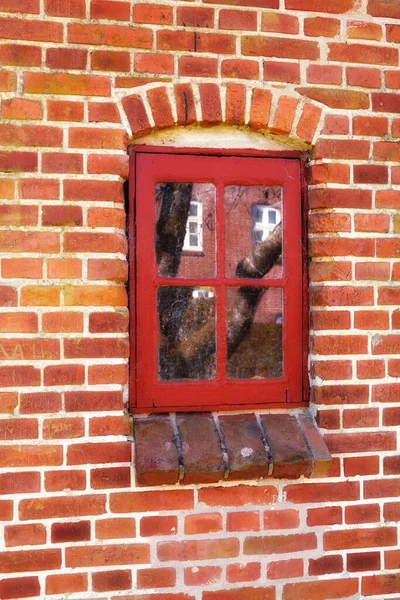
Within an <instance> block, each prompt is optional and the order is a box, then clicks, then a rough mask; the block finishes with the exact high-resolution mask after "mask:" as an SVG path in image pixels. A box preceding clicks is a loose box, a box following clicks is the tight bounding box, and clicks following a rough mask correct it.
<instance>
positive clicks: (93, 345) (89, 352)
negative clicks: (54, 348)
mask: <svg viewBox="0 0 400 600" xmlns="http://www.w3.org/2000/svg"><path fill="white" fill-rule="evenodd" d="M128 352H129V346H128V343H127V340H125V339H120V338H117V339H104V338H74V339H70V340H65V341H64V353H65V358H127V357H128ZM107 410H112V409H107ZM114 410H115V409H114ZM117 410H118V409H117Z"/></svg>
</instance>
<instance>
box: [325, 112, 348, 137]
mask: <svg viewBox="0 0 400 600" xmlns="http://www.w3.org/2000/svg"><path fill="white" fill-rule="evenodd" d="M321 133H323V134H325V135H348V133H349V119H348V117H344V116H342V115H327V116H326V117H325V121H324V128H323V130H322V132H321Z"/></svg>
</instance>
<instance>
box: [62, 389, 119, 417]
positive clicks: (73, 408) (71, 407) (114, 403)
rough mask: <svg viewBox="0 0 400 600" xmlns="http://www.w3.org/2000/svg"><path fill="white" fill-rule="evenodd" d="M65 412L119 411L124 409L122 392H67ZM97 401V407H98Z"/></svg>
mask: <svg viewBox="0 0 400 600" xmlns="http://www.w3.org/2000/svg"><path fill="white" fill-rule="evenodd" d="M64 395H65V410H66V411H67V412H85V411H95V410H96V409H97V410H98V411H104V410H108V411H110V410H119V409H121V408H122V398H121V393H120V392H112V391H108V392H102V391H100V392H91V391H83V392H80V391H77V392H65V394H64ZM96 399H97V405H96Z"/></svg>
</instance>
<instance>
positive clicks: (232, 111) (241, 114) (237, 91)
mask: <svg viewBox="0 0 400 600" xmlns="http://www.w3.org/2000/svg"><path fill="white" fill-rule="evenodd" d="M245 119H246V88H245V87H244V86H243V85H240V84H235V83H228V85H227V86H226V116H225V122H226V123H227V124H231V125H244V123H245Z"/></svg>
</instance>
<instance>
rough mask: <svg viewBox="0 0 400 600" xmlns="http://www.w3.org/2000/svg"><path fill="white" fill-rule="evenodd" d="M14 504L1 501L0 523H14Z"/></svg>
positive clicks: (9, 501)
mask: <svg viewBox="0 0 400 600" xmlns="http://www.w3.org/2000/svg"><path fill="white" fill-rule="evenodd" d="M13 512H14V503H13V501H12V500H0V522H1V521H12V518H13Z"/></svg>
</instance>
